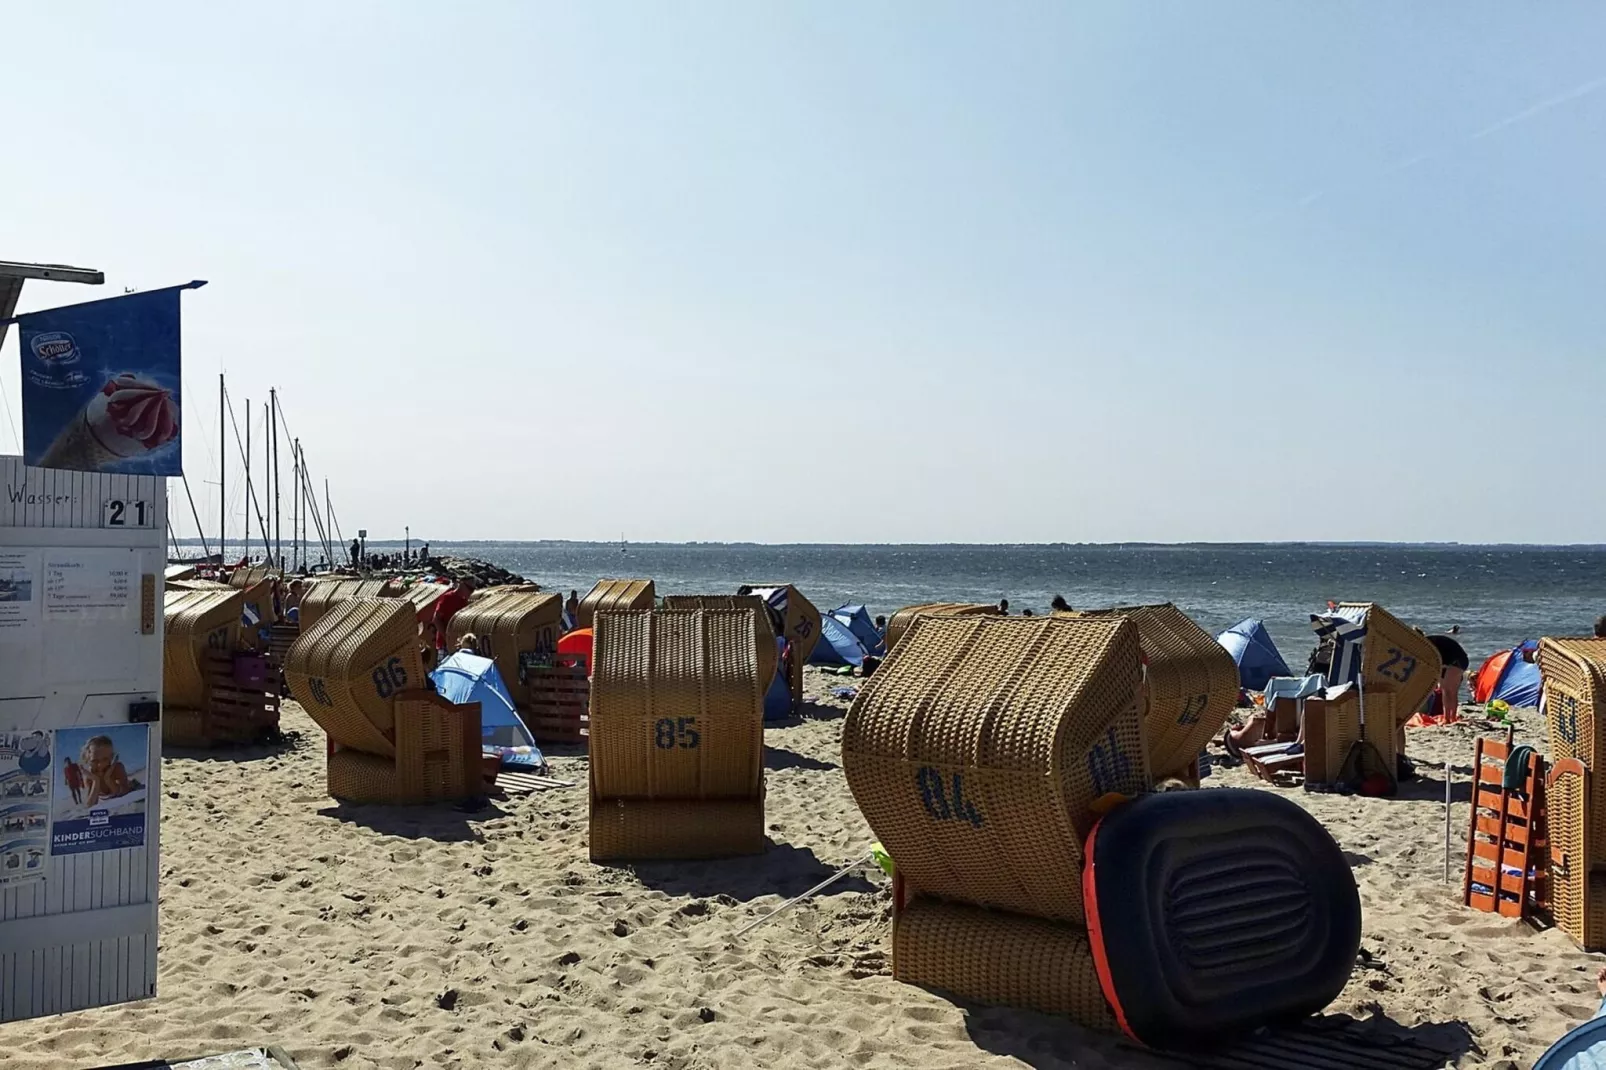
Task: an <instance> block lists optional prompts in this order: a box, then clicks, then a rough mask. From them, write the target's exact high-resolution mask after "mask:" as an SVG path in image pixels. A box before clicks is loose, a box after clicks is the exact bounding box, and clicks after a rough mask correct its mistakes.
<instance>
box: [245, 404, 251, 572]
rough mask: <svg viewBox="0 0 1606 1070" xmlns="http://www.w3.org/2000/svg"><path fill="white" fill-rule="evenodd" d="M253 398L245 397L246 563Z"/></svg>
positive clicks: (247, 557)
mask: <svg viewBox="0 0 1606 1070" xmlns="http://www.w3.org/2000/svg"><path fill="white" fill-rule="evenodd" d="M251 505H252V498H251V399H250V398H246V399H245V563H246V564H248V565H249V564H250V563H251Z"/></svg>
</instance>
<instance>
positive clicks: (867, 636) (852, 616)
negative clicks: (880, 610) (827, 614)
mask: <svg viewBox="0 0 1606 1070" xmlns="http://www.w3.org/2000/svg"><path fill="white" fill-rule="evenodd" d="M831 616H833V617H835V618H836V619H837V620H838V621H839V622H840V623H842V624H846V625H847V626H848V631H850V632H852V633H853V635H854V638H856V639H858V640H859V645H860V646H862V647H864V652H865V653H866V654H876V655H881V654H885V653H886V652H887V651H886V641H885V640H884V639H882V637H881V633H880V632H878V631H876V626H875V621H873V620H871V619H870V611H869V610H868V609H866V608H865V607H864V606H837V607H836V608H835V609H833V610H831Z"/></svg>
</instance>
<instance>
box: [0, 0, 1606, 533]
mask: <svg viewBox="0 0 1606 1070" xmlns="http://www.w3.org/2000/svg"><path fill="white" fill-rule="evenodd" d="M6 30H7V33H6V36H7V38H8V42H9V43H8V48H7V62H6V67H7V76H8V77H7V81H8V84H9V85H11V86H12V87H13V89H14V92H13V93H12V94H10V96H9V100H10V101H11V104H10V111H9V114H8V125H9V128H10V129H9V131H8V138H7V141H8V148H9V150H10V151H9V153H8V157H9V163H10V165H9V166H8V167H6V168H5V169H4V170H3V172H0V192H3V194H4V203H5V210H4V211H3V212H0V258H5V259H24V260H46V261H55V262H66V263H75V264H83V265H87V266H94V267H101V268H104V269H105V270H106V272H107V280H108V284H109V286H108V289H110V287H113V286H115V287H119V288H120V287H123V286H137V287H142V288H148V287H154V286H159V285H164V284H169V283H173V282H180V281H184V280H187V279H191V278H205V279H209V280H211V285H209V286H208V287H207V288H206V289H204V290H201V291H199V292H197V293H193V294H189V295H187V296H186V298H185V309H186V324H185V345H186V354H185V355H186V377H185V389H186V392H187V394H188V397H187V404H186V407H185V433H186V436H187V441H186V448H185V453H186V466H187V469H188V471H189V472H190V477H191V484H192V488H193V489H194V490H195V491H196V493H197V496H198V498H199V499H200V502H201V508H202V511H203V515H205V516H207V517H209V518H210V517H212V516H215V515H216V512H217V504H216V497H215V495H216V492H215V489H214V488H213V487H212V486H211V485H210V484H209V483H208V482H207V481H208V480H215V478H216V476H215V471H216V466H217V456H216V455H217V446H216V438H217V430H218V428H217V417H216V414H215V409H214V402H213V398H214V397H215V393H216V374H217V372H218V371H219V370H220V369H223V370H226V371H227V372H228V375H229V382H230V389H231V392H232V394H233V395H234V397H235V398H236V399H237V401H239V402H243V400H244V399H245V398H246V397H250V398H252V399H254V400H256V401H258V402H260V400H261V399H263V398H265V397H266V394H267V389H268V387H269V386H270V385H273V386H277V387H279V388H280V389H281V391H282V396H283V403H284V406H285V410H286V415H287V417H288V420H289V423H290V426H291V429H292V430H293V431H294V433H296V434H298V435H300V436H301V438H302V439H303V443H304V445H305V446H306V448H307V451H308V456H309V461H310V464H311V466H312V470H313V474H314V476H315V477H317V478H318V479H320V480H321V479H322V478H323V477H325V476H327V477H328V478H329V479H330V481H331V483H332V485H333V490H334V496H335V503H336V509H337V511H338V512H339V514H340V519H341V524H342V527H343V528H345V529H348V533H349V529H355V528H356V527H358V526H364V527H367V528H368V529H369V530H370V532H371V534H373V535H374V536H376V537H377V536H381V535H390V534H395V535H398V536H399V535H400V533H401V529H402V526H403V525H404V524H410V525H411V527H412V528H413V531H414V532H415V535H423V536H425V537H433V538H436V539H442V540H444V539H448V538H464V537H484V538H613V537H617V536H618V535H619V533H620V532H624V533H625V534H626V535H627V536H628V537H630V538H632V539H634V540H647V539H667V540H678V539H709V540H719V539H732V540H735V539H751V540H758V541H815V540H822V541H824V540H829V541H918V542H925V541H1038V540H1042V541H1059V540H1065V541H1079V540H1124V539H1146V540H1194V539H1204V540H1217V539H1229V540H1231V539H1388V540H1461V541H1507V540H1509V541H1601V539H1602V531H1603V521H1606V496H1603V495H1601V494H1600V493H1598V491H1597V490H1596V489H1595V487H1596V483H1597V480H1596V476H1597V473H1598V468H1599V465H1598V463H1597V462H1596V461H1595V458H1596V457H1598V455H1599V447H1598V442H1597V438H1596V434H1595V432H1596V428H1597V426H1598V424H1599V415H1598V413H1599V406H1600V404H1601V399H1602V398H1603V397H1606V362H1603V361H1602V359H1601V350H1602V345H1603V339H1606V300H1603V299H1602V297H1601V293H1602V282H1603V270H1602V269H1603V267H1606V241H1603V238H1606V233H1603V231H1606V198H1602V197H1601V196H1600V190H1601V189H1603V188H1606V138H1603V137H1602V135H1603V133H1606V59H1603V58H1602V57H1603V56H1606V50H1603V47H1602V46H1603V45H1606V9H1602V8H1600V7H1598V6H1596V5H1589V4H1582V3H1577V4H1555V5H1546V6H1544V7H1543V8H1534V7H1529V6H1521V5H1510V4H1496V3H1481V4H1449V3H1424V4H1412V5H1382V4H1340V3H1332V4H1320V5H1318V4H1286V3H1273V2H1269V0H1268V2H1265V3H1212V4H1193V3H1183V2H1176V3H1136V2H1121V3H1116V2H1110V3H1100V4H1075V5H1073V4H1047V3H1045V4H1007V3H1006V4H998V5H976V4H969V5H966V4H930V3H919V4H917V3H886V4H876V5H847V4H810V5H804V4H795V5H772V4H745V3H728V4H727V3H698V4H673V5H672V4H647V3H641V4H584V5H578V4H570V5H544V4H524V3H511V2H509V3H493V2H489V0H486V2H478V3H472V4H463V5H424V4H417V3H392V4H378V3H357V2H346V3H340V4H323V5H312V4H302V3H280V4H275V5H273V6H272V8H271V9H263V8H260V7H257V8H251V7H240V6H236V5H213V4H193V5H183V4H176V3H164V4H161V5H139V6H137V7H136V6H132V5H122V4H112V3H99V4H81V5H70V6H69V5H57V4H51V5H45V4H37V5H31V6H24V7H18V8H16V9H14V10H10V11H8V12H7V14H6ZM30 86H31V87H33V88H31V89H30V88H28V87H30ZM17 87H22V90H21V91H15V90H17ZM102 292H104V291H102ZM90 296H100V293H99V292H92V291H89V290H86V289H84V288H81V287H66V286H46V285H39V284H29V290H28V291H27V292H25V294H24V297H23V302H24V304H23V307H24V308H31V307H44V306H47V305H50V304H60V303H67V302H71V301H77V300H83V299H86V298H87V297H90ZM15 346H16V342H15V332H12V336H11V337H10V338H8V340H7V342H6V345H5V355H4V359H3V360H0V367H3V371H0V384H3V385H4V388H5V391H6V394H7V397H8V399H9V404H10V405H11V407H12V413H13V419H20V417H19V416H17V415H16V412H15V410H16V406H17V400H16V389H17V368H16V357H15ZM15 449H16V443H15V439H14V438H13V437H12V431H11V427H10V426H9V425H8V424H6V425H0V450H7V451H10V450H15ZM282 463H286V462H283V461H282ZM230 478H231V480H234V481H236V482H237V476H236V475H233V474H231V477H230ZM1486 487H1494V488H1496V489H1497V491H1498V493H1497V495H1496V497H1497V498H1498V504H1493V505H1491V504H1488V502H1487V496H1486V493H1485V492H1484V490H1483V489H1482V488H1486ZM230 497H231V498H234V499H235V500H234V502H233V510H234V515H235V517H236V518H237V519H236V520H235V521H233V523H234V524H235V525H236V527H235V529H234V531H235V534H234V536H233V537H234V538H236V539H237V538H238V526H237V525H238V524H239V522H240V521H239V519H238V518H239V517H240V516H243V510H242V509H241V508H240V506H239V502H238V499H237V497H236V496H235V495H234V494H231V495H230ZM182 511H183V512H185V513H187V507H186V508H185V509H183V510H182ZM180 512H181V510H179V509H175V515H177V514H178V513H180ZM184 521H185V522H184V523H182V524H180V525H179V528H180V531H181V532H182V533H188V532H189V531H190V530H192V529H193V527H194V525H193V522H189V521H188V520H187V517H186V518H184ZM208 524H209V526H210V525H211V524H212V521H211V520H210V519H209V520H208Z"/></svg>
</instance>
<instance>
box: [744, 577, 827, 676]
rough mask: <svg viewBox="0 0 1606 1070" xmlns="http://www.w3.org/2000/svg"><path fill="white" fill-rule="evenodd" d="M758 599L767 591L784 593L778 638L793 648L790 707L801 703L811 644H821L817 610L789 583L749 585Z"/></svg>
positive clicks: (811, 648)
mask: <svg viewBox="0 0 1606 1070" xmlns="http://www.w3.org/2000/svg"><path fill="white" fill-rule="evenodd" d="M749 586H751V587H752V589H753V590H754V592H756V593H757V594H758V595H759V596H760V597H761V598H762V597H766V596H767V595H766V592H769V591H779V590H784V591H785V592H786V616H785V619H784V620H783V621H782V622H781V636H782V638H784V639H785V640H786V641H787V642H788V643H790V644H791V645H792V652H793V653H792V658H791V676H790V678H789V679H788V680H787V685H788V686H789V687H790V688H791V689H792V705H793V706H794V707H796V706H797V705H798V704H800V703H801V702H802V701H803V667H804V666H805V665H806V664H808V660H809V655H810V654H812V653H814V645H815V644H816V643H818V642H819V641H820V611H819V610H818V609H816V608H815V607H814V603H813V602H810V601H809V600H808V599H807V598H804V597H803V594H802V592H800V591H799V590H798V589H797V588H796V587H793V586H792V585H791V584H790V583H754V584H750V585H749Z"/></svg>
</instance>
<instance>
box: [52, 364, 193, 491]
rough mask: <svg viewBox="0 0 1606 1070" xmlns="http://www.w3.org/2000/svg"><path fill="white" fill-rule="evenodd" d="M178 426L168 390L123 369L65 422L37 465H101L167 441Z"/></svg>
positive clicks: (85, 468)
mask: <svg viewBox="0 0 1606 1070" xmlns="http://www.w3.org/2000/svg"><path fill="white" fill-rule="evenodd" d="M178 428H179V413H178V405H177V403H176V402H174V400H173V395H172V393H171V392H170V391H168V390H165V389H163V388H162V387H160V386H158V385H157V384H155V383H153V382H151V381H149V380H147V379H141V378H140V377H139V376H137V375H135V374H134V373H133V372H123V373H122V374H121V375H118V376H117V377H116V378H114V379H111V380H110V381H109V382H107V383H106V385H105V386H103V387H101V388H100V390H99V392H98V393H96V394H95V396H94V397H93V398H91V399H90V402H89V404H88V405H85V406H84V410H83V411H82V412H81V413H78V414H77V415H75V416H74V417H73V418H72V419H71V420H69V421H68V422H67V426H66V427H64V428H62V430H61V433H60V434H59V435H57V436H56V441H54V442H52V443H51V444H50V448H49V449H48V450H46V451H45V455H44V456H43V457H42V458H40V460H39V465H40V467H42V468H69V469H74V470H77V471H84V472H96V471H100V470H101V469H103V468H105V467H107V466H108V465H112V464H116V463H117V462H118V461H126V460H129V459H130V458H134V457H141V456H144V455H145V454H147V453H149V452H150V451H151V450H154V449H156V448H158V447H159V446H163V445H166V444H167V443H168V442H171V441H172V440H173V439H175V438H177V437H178Z"/></svg>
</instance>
